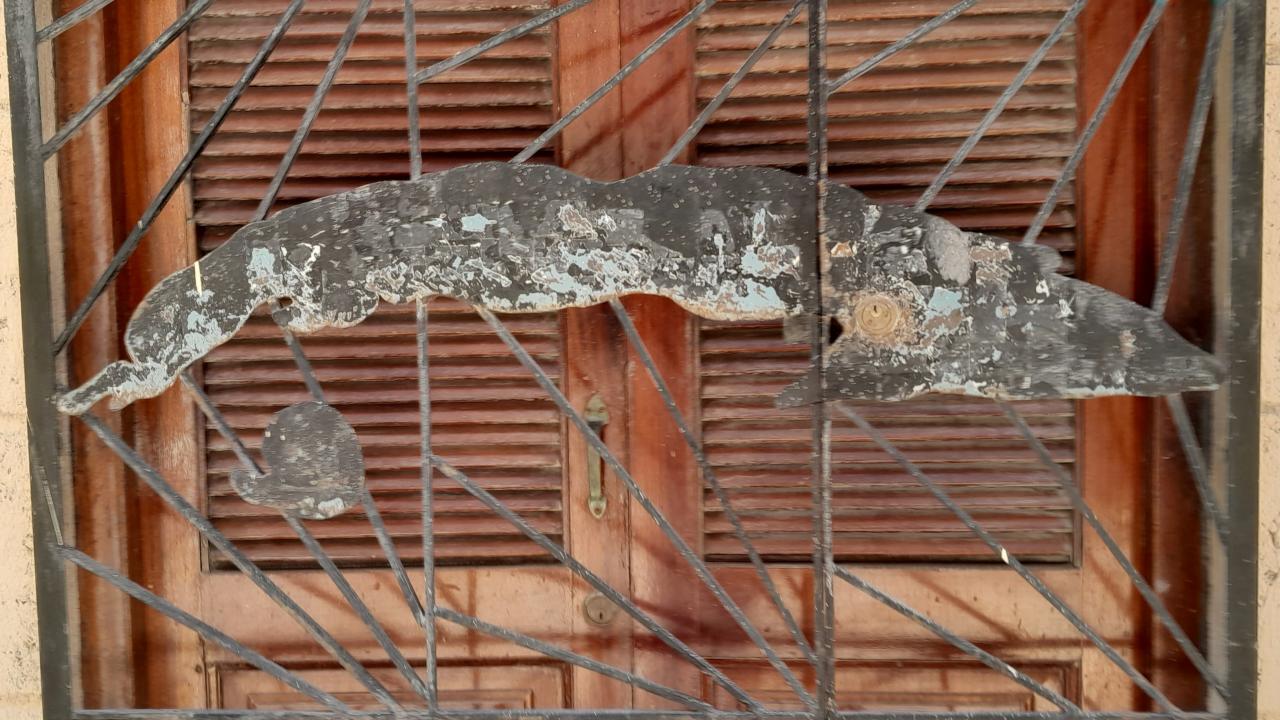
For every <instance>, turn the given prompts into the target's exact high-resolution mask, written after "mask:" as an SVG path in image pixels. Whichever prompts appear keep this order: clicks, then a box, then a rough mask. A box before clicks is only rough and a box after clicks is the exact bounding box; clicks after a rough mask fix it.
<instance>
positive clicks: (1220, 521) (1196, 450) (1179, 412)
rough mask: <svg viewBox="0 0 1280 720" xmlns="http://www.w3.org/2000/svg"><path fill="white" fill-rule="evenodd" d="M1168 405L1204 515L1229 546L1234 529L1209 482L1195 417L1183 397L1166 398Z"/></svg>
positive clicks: (1224, 543)
mask: <svg viewBox="0 0 1280 720" xmlns="http://www.w3.org/2000/svg"><path fill="white" fill-rule="evenodd" d="M1165 402H1166V403H1168V405H1169V415H1170V417H1171V418H1172V419H1173V424H1174V427H1175V428H1177V430H1178V442H1179V444H1181V445H1182V452H1183V454H1185V455H1186V456H1187V467H1188V468H1189V469H1190V470H1191V479H1192V482H1193V483H1194V484H1195V486H1196V494H1197V495H1199V496H1200V509H1201V512H1203V513H1204V517H1206V518H1208V520H1209V522H1211V523H1213V529H1214V533H1215V534H1216V535H1217V536H1218V540H1219V542H1221V543H1222V546H1223V547H1224V548H1225V547H1228V546H1229V545H1228V538H1229V536H1230V534H1231V526H1230V524H1229V523H1228V521H1227V515H1226V513H1225V512H1223V510H1222V504H1221V503H1219V502H1218V494H1217V493H1216V492H1214V490H1213V483H1212V482H1211V481H1210V480H1209V463H1208V462H1207V461H1206V460H1205V457H1204V450H1203V449H1201V447H1200V440H1199V438H1197V437H1196V429H1195V426H1194V425H1193V424H1192V423H1191V415H1190V414H1189V413H1187V404H1186V403H1185V402H1184V401H1183V399H1182V396H1181V395H1169V396H1167V397H1165Z"/></svg>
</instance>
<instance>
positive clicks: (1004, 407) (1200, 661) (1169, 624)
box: [996, 402, 1227, 699]
mask: <svg viewBox="0 0 1280 720" xmlns="http://www.w3.org/2000/svg"><path fill="white" fill-rule="evenodd" d="M996 404H997V405H998V406H999V407H1000V410H1001V411H1002V412H1004V415H1005V417H1007V418H1009V421H1010V422H1012V423H1013V424H1014V426H1015V427H1016V428H1017V429H1018V433H1019V434H1020V435H1022V437H1023V439H1025V440H1026V441H1027V444H1028V445H1030V446H1031V449H1032V451H1034V452H1035V454H1036V456H1037V457H1038V458H1040V462H1041V464H1043V465H1044V466H1045V467H1046V468H1047V469H1048V470H1049V471H1050V472H1052V473H1053V474H1054V475H1055V476H1056V477H1057V479H1058V483H1059V484H1060V485H1061V486H1062V489H1063V490H1064V491H1066V493H1067V497H1068V498H1070V499H1071V504H1072V505H1074V506H1075V508H1076V511H1077V512H1079V513H1080V515H1081V516H1082V517H1083V518H1084V519H1085V522H1087V523H1089V527H1091V528H1093V530H1094V532H1096V533H1097V534H1098V538H1099V539H1100V540H1102V544H1103V545H1104V546H1106V548H1107V551H1108V552H1110V553H1111V556H1112V557H1113V558H1115V560H1116V562H1117V563H1119V565H1120V568H1121V569H1122V570H1124V574H1125V575H1128V576H1129V579H1130V580H1131V581H1133V585H1134V587H1135V588H1137V590H1138V594H1140V595H1142V598H1143V599H1144V600H1146V601H1147V604H1148V605H1149V606H1150V607H1151V610H1152V612H1154V613H1155V615H1156V618H1157V619H1158V620H1159V621H1160V624H1161V625H1164V627H1165V630H1167V631H1168V632H1169V634H1170V635H1171V636H1172V637H1173V639H1174V641H1175V642H1177V643H1178V646H1179V647H1181V648H1182V651H1183V652H1184V653H1186V654H1187V658H1188V659H1189V660H1191V664H1192V665H1195V666H1196V670H1199V671H1200V675H1201V677H1203V678H1204V680H1205V682H1207V683H1209V685H1210V686H1211V687H1213V689H1214V690H1216V691H1217V692H1218V694H1219V695H1221V696H1222V697H1223V699H1226V698H1227V687H1226V684H1225V683H1223V682H1222V680H1220V679H1219V678H1218V676H1217V674H1216V673H1214V671H1213V668H1212V666H1210V665H1209V661H1208V660H1207V659H1206V658H1205V657H1204V655H1203V654H1202V653H1201V652H1200V650H1199V648H1197V647H1196V645H1195V643H1194V642H1192V641H1191V638H1190V637H1188V636H1187V634H1186V633H1185V632H1183V630H1182V627H1181V626H1179V625H1178V621H1177V620H1175V619H1174V617H1173V614H1172V613H1170V612H1169V608H1167V607H1166V606H1165V604H1164V601H1162V600H1161V599H1160V596H1159V595H1158V594H1157V593H1156V591H1155V589H1154V588H1152V587H1151V584H1150V583H1148V582H1147V580H1146V578H1144V577H1142V573H1140V572H1138V569H1137V568H1136V567H1134V566H1133V563H1132V562H1130V561H1129V558H1128V556H1127V555H1125V553H1124V550H1123V549H1121V547H1120V544H1119V543H1117V542H1116V540H1115V538H1114V537H1113V536H1112V535H1111V533H1110V532H1108V531H1107V528H1106V526H1104V525H1103V524H1102V520H1100V519H1099V518H1098V516H1097V514H1095V513H1094V512H1093V508H1092V507H1090V506H1089V503H1088V502H1086V501H1085V499H1084V494H1083V493H1081V492H1080V486H1079V485H1077V484H1076V481H1075V479H1074V478H1073V477H1071V473H1069V472H1067V471H1066V470H1064V469H1063V468H1062V466H1061V465H1059V464H1058V463H1056V462H1054V460H1053V456H1052V455H1051V454H1050V453H1049V448H1047V447H1045V444H1044V442H1043V441H1042V440H1041V439H1040V438H1038V437H1036V434H1035V431H1034V430H1032V429H1031V426H1030V425H1028V424H1027V421H1026V419H1025V418H1023V417H1022V414H1021V413H1019V412H1018V411H1017V409H1016V408H1014V407H1013V406H1012V405H1010V404H1008V403H1005V402H998V403H996Z"/></svg>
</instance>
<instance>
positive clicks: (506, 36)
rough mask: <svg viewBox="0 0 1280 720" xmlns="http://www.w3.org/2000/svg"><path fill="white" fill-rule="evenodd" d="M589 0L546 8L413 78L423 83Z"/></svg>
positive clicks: (526, 33) (529, 31) (551, 20)
mask: <svg viewBox="0 0 1280 720" xmlns="http://www.w3.org/2000/svg"><path fill="white" fill-rule="evenodd" d="M591 2H592V0H569V2H567V3H564V4H563V5H557V6H556V7H553V8H551V9H549V10H546V11H545V12H542V13H539V14H538V15H535V16H534V17H532V18H530V19H528V20H526V21H524V22H522V23H520V24H519V25H516V26H515V27H513V28H508V29H507V30H503V31H502V32H500V33H498V34H496V35H494V36H492V37H490V38H489V39H488V40H484V41H482V42H479V43H476V44H475V45H472V46H471V47H469V48H467V49H466V50H463V51H461V52H459V53H457V54H456V55H454V56H453V57H450V58H447V59H445V60H441V61H440V62H438V63H435V64H433V65H431V66H430V67H427V68H424V69H423V70H421V71H419V72H418V74H417V75H415V76H414V80H416V81H417V82H418V83H419V84H421V83H424V82H426V81H428V80H430V79H431V78H433V77H435V76H437V75H440V74H441V73H446V72H448V71H450V70H452V69H454V68H456V67H458V66H459V65H462V64H464V63H466V62H469V61H470V60H472V59H474V58H475V57H477V56H479V55H482V54H484V53H486V52H489V51H490V50H492V49H494V48H496V47H498V46H499V45H501V44H503V43H505V42H508V41H510V40H515V39H517V38H522V37H524V36H525V35H528V34H529V33H531V32H533V31H534V30H537V29H538V28H540V27H542V26H543V25H546V24H548V23H550V22H553V21H555V20H556V19H557V18H559V17H560V16H561V15H566V14H568V13H571V12H573V11H574V10H577V9H578V8H580V7H582V6H583V5H587V4H589V3H591Z"/></svg>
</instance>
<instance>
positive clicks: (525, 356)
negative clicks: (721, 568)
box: [475, 306, 813, 703]
mask: <svg viewBox="0 0 1280 720" xmlns="http://www.w3.org/2000/svg"><path fill="white" fill-rule="evenodd" d="M475 310H476V312H477V313H479V314H480V317H482V318H484V320H485V322H487V323H489V326H490V327H492V328H493V330H494V332H495V333H496V334H497V335H498V337H499V338H500V339H501V340H502V342H503V343H504V344H506V346H507V347H508V348H509V349H510V350H511V353H512V354H513V355H514V356H515V357H516V359H517V360H519V361H520V364H521V365H523V366H524V367H525V369H527V370H528V371H529V372H530V374H532V375H533V378H534V380H535V381H536V382H537V383H538V385H539V387H541V388H542V390H543V391H544V392H546V393H547V395H548V396H549V397H550V398H551V400H552V401H553V402H555V404H556V406H557V407H559V408H560V412H561V413H563V414H564V415H565V417H567V418H568V419H569V422H570V423H571V424H573V426H574V427H576V428H577V429H578V431H579V432H580V433H582V436H583V439H585V440H586V441H587V444H588V445H590V446H591V448H592V449H594V450H595V451H596V452H597V453H598V454H599V455H600V458H601V459H602V460H604V462H605V464H606V465H608V466H609V468H610V469H611V470H613V472H614V475H616V476H617V477H618V479H619V480H621V481H622V484H623V485H625V486H626V487H627V490H628V491H629V492H630V493H631V497H633V498H635V500H636V502H638V503H639V504H640V506H641V507H642V508H644V510H645V512H646V513H648V514H649V517H650V518H652V519H653V521H654V523H656V524H657V526H658V529H659V530H661V531H662V534H663V535H666V536H667V539H668V540H669V541H670V542H671V544H672V545H673V546H674V547H675V548H676V551H677V552H679V553H680V556H681V557H683V558H684V559H685V561H686V562H687V563H689V566H690V567H691V568H692V569H693V571H694V574H696V575H697V576H698V578H699V579H700V580H701V581H702V583H703V584H704V585H705V586H706V587H707V589H708V590H710V591H711V593H712V595H714V596H715V598H716V599H717V600H719V601H720V604H721V606H723V607H724V609H725V612H727V613H728V614H729V616H730V617H732V618H733V620H734V622H735V623H737V625H738V627H740V628H742V631H743V632H744V633H746V635H747V637H748V638H750V639H751V641H752V642H753V643H755V645H756V647H757V648H758V649H759V650H760V651H761V652H762V653H763V654H764V656H765V658H766V659H767V660H768V661H769V664H770V665H772V666H773V668H774V669H775V670H777V671H778V674H779V675H781V676H782V678H783V680H784V681H786V683H787V684H788V685H789V686H790V687H791V689H792V690H793V691H795V693H796V695H798V696H799V697H800V698H801V699H802V700H803V701H805V702H806V703H812V702H813V696H812V695H811V694H810V693H809V691H808V690H807V689H805V687H804V685H803V684H802V683H801V682H800V680H799V679H798V678H797V677H796V676H795V673H793V672H792V671H791V669H790V668H788V667H787V664H786V663H785V662H783V660H782V658H780V657H778V654H777V653H776V652H775V651H774V649H773V647H772V646H771V645H770V644H769V641H768V640H767V639H765V637H764V635H762V634H761V633H760V631H759V630H758V629H757V628H756V626H755V624H753V623H752V622H751V620H750V619H749V618H748V617H747V616H746V613H744V612H743V611H742V608H741V607H739V606H738V603H737V602H736V601H735V600H734V599H733V598H732V597H730V596H729V593H728V591H726V590H725V589H724V586H723V585H721V584H720V581H719V580H717V579H716V577H715V575H714V574H713V573H712V572H711V568H709V567H707V564H706V563H705V562H704V561H703V560H702V557H701V556H700V555H699V554H698V553H697V552H695V551H694V550H693V548H691V547H690V546H689V544H688V543H687V542H685V540H684V538H682V537H681V536H680V533H679V532H678V531H677V530H676V529H675V527H674V526H672V525H671V522H670V521H669V520H667V518H666V516H665V515H663V514H662V511H661V510H659V509H658V507H657V506H656V505H654V504H653V501H652V500H651V499H650V498H649V496H648V495H647V494H645V492H644V490H642V489H641V488H640V486H639V484H637V483H636V481H635V478H633V477H631V473H630V472H629V471H628V470H627V469H626V468H625V467H624V466H623V465H622V463H621V462H619V460H618V458H617V456H616V455H614V454H613V451H612V450H610V449H609V446H607V445H605V444H604V442H603V441H602V440H601V439H600V438H599V436H597V435H596V433H595V432H594V431H592V429H591V426H590V425H589V424H588V423H587V421H586V419H585V418H583V417H582V414H581V413H579V412H578V411H577V410H576V409H575V408H574V407H573V405H572V404H571V403H570V402H569V399H568V398H566V397H565V395H564V393H563V392H561V390H560V388H559V387H557V386H556V383H555V381H554V380H552V379H551V378H550V377H549V376H548V375H547V374H546V372H545V371H544V370H543V369H542V367H541V366H540V365H539V364H538V361H537V360H535V359H534V358H533V356H532V355H530V354H529V352H528V351H527V350H525V349H524V346H523V345H522V344H521V343H520V341H519V340H517V339H516V337H515V336H514V335H512V334H511V331H510V330H508V329H507V326H506V325H505V324H504V323H503V322H502V321H501V320H500V319H498V317H497V316H496V315H494V314H493V313H492V312H490V311H489V310H488V309H487V308H484V307H480V306H476V307H475Z"/></svg>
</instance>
